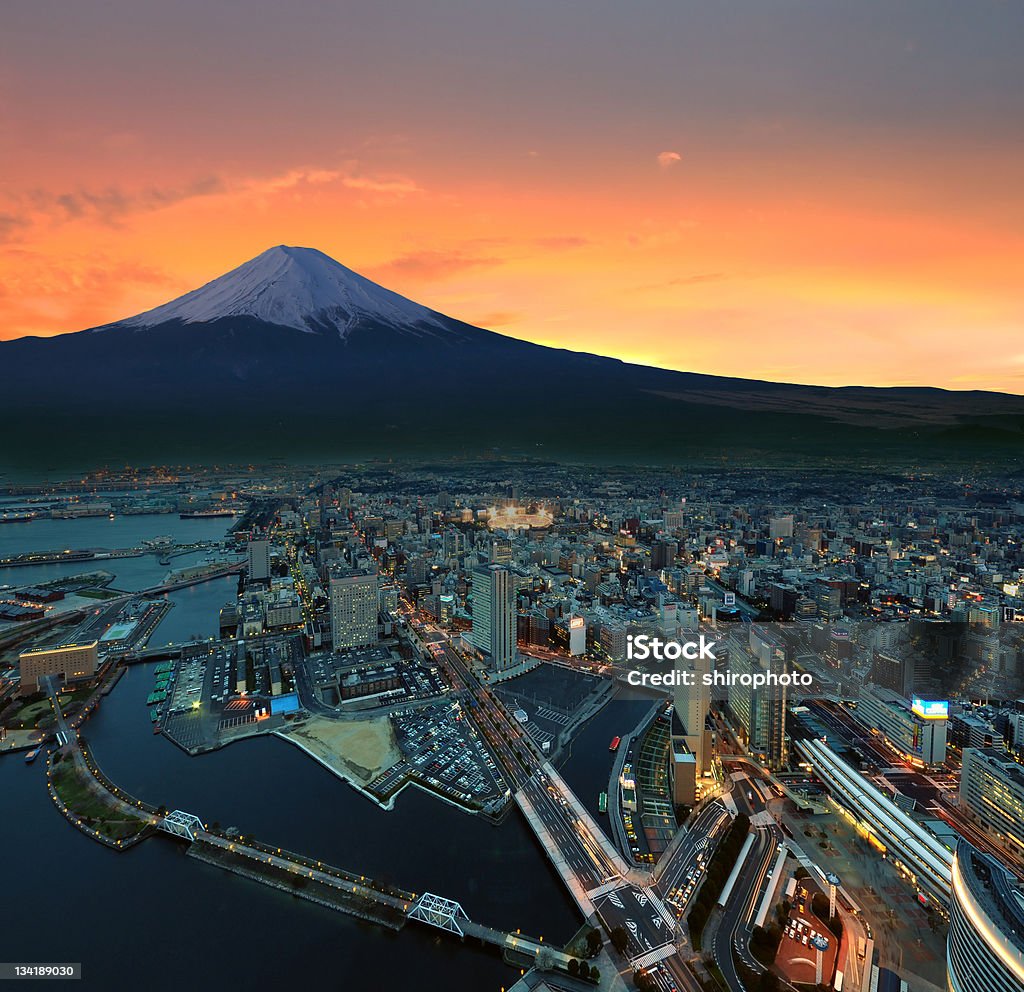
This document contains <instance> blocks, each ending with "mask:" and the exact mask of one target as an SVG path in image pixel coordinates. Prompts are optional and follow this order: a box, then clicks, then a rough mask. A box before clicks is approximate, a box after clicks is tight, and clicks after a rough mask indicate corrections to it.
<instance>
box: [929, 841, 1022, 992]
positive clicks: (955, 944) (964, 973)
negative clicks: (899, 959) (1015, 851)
mask: <svg viewBox="0 0 1024 992" xmlns="http://www.w3.org/2000/svg"><path fill="white" fill-rule="evenodd" d="M946 947H947V954H946V967H947V971H946V982H947V987H948V990H949V992H1024V888H1022V886H1021V884H1020V882H1019V881H1018V880H1017V879H1016V878H1014V876H1013V875H1011V874H1010V873H1009V872H1008V871H1007V870H1006V869H1005V868H1003V866H1002V865H1000V864H999V862H998V861H996V859H995V858H993V857H991V856H990V855H988V854H982V853H981V851H979V850H977V849H976V848H974V847H972V846H971V845H970V844H968V843H967V841H966V840H961V841H960V843H959V844H957V848H956V857H955V859H954V861H953V898H952V901H951V904H950V908H949V938H948V941H947V945H946Z"/></svg>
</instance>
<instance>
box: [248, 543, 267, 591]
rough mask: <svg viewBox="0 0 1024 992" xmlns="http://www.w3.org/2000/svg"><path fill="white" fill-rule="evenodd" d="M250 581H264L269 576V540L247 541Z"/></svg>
mask: <svg viewBox="0 0 1024 992" xmlns="http://www.w3.org/2000/svg"><path fill="white" fill-rule="evenodd" d="M248 575H249V581H250V582H265V581H266V580H267V579H269V578H270V542H269V541H250V542H249V569H248Z"/></svg>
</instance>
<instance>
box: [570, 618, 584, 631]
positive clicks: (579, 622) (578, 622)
mask: <svg viewBox="0 0 1024 992" xmlns="http://www.w3.org/2000/svg"><path fill="white" fill-rule="evenodd" d="M584 623H585V621H584V619H583V617H573V618H572V619H571V620H570V621H569V626H570V627H573V628H579V627H582V626H583V624H584Z"/></svg>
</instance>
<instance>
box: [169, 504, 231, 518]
mask: <svg viewBox="0 0 1024 992" xmlns="http://www.w3.org/2000/svg"><path fill="white" fill-rule="evenodd" d="M241 512H242V511H241V510H238V509H236V508H235V507H225V508H214V507H211V508H210V509H207V510H184V511H183V512H181V513H179V514H178V516H179V517H180V518H181V519H182V520H209V519H210V518H211V517H237V516H238V515H239V514H240V513H241Z"/></svg>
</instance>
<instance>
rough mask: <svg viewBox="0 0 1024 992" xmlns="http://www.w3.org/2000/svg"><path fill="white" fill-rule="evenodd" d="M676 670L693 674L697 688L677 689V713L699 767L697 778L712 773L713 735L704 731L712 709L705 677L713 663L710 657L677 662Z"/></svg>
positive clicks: (687, 743)
mask: <svg viewBox="0 0 1024 992" xmlns="http://www.w3.org/2000/svg"><path fill="white" fill-rule="evenodd" d="M676 668H677V669H678V670H680V671H684V672H688V673H690V675H692V681H693V683H694V684H693V685H677V686H676V687H675V698H674V699H673V703H674V705H675V709H676V714H677V715H678V717H679V721H680V723H682V725H683V728H684V729H685V731H686V734H685V737H684V739H685V741H686V746H687V748H689V750H690V753H691V754H692V755H693V756H694V760H695V761H696V764H697V769H696V772H697V777H698V778H700V777H702V776H704V775H706V774H707V773H708V772H710V771H711V758H712V755H711V733H710V731H707V730H705V729H704V724H705V723H706V722H707V716H708V711H709V710H710V709H711V687H710V686H708V685H705V684H704V676H705V675H709V674H710V673H711V671H712V662H711V661H710V660H708V659H707V658H701V659H700V660H698V661H687V660H686V659H684V658H681V659H679V661H677V662H676Z"/></svg>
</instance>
